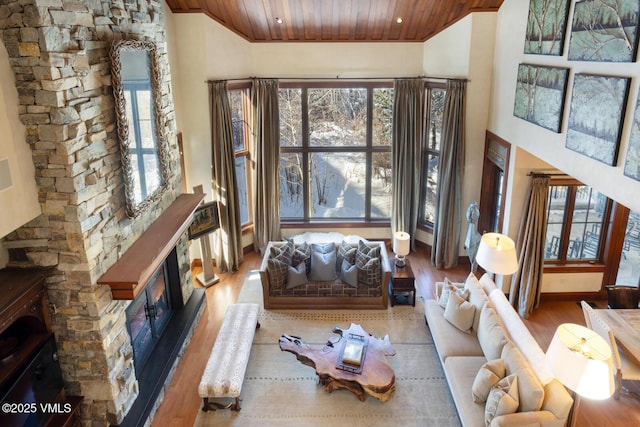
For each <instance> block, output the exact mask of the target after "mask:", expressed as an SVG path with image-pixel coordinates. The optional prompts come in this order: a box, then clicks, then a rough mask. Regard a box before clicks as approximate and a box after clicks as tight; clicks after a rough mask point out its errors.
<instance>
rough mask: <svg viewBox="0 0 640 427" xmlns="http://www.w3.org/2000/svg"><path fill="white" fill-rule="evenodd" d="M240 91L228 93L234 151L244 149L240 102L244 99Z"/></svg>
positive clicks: (242, 111) (243, 119)
mask: <svg viewBox="0 0 640 427" xmlns="http://www.w3.org/2000/svg"><path fill="white" fill-rule="evenodd" d="M243 95H244V94H243V91H242V90H231V91H229V104H230V107H231V123H232V125H233V146H234V149H235V151H242V150H244V149H245V145H244V141H245V140H244V129H245V128H244V123H245V122H244V121H245V118H244V108H243V103H242V100H243V98H244V96H243Z"/></svg>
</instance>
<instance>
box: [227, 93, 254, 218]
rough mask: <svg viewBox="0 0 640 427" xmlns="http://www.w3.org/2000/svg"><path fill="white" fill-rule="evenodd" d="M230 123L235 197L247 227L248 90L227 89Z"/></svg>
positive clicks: (249, 194) (248, 165)
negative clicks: (234, 168) (231, 127)
mask: <svg viewBox="0 0 640 427" xmlns="http://www.w3.org/2000/svg"><path fill="white" fill-rule="evenodd" d="M229 103H230V107H231V121H232V123H233V147H234V152H235V156H236V179H237V180H238V188H237V195H238V200H239V205H240V222H241V223H242V225H248V224H249V223H250V222H251V216H250V210H251V193H250V187H249V183H251V179H250V173H251V167H250V163H249V160H250V156H249V147H250V143H249V135H250V134H251V133H250V127H249V117H250V116H249V89H248V88H246V87H241V88H238V89H236V88H229Z"/></svg>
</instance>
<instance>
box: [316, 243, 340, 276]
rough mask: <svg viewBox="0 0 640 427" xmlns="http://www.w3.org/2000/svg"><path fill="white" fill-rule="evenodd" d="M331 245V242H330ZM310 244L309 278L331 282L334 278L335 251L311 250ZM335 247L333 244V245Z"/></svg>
mask: <svg viewBox="0 0 640 427" xmlns="http://www.w3.org/2000/svg"><path fill="white" fill-rule="evenodd" d="M332 245H333V243H332ZM313 246H314V244H313V243H312V244H311V272H310V273H309V279H310V280H311V281H316V282H331V281H333V280H336V278H337V277H338V275H337V274H336V251H335V250H333V251H331V252H327V253H323V252H318V251H315V250H313ZM334 248H335V246H334Z"/></svg>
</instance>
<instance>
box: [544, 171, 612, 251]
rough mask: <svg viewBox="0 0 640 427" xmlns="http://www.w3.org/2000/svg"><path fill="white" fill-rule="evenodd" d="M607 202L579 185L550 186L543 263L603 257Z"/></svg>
mask: <svg viewBox="0 0 640 427" xmlns="http://www.w3.org/2000/svg"><path fill="white" fill-rule="evenodd" d="M609 210H610V202H609V199H607V198H606V197H605V196H604V195H602V194H601V193H599V192H597V191H596V190H594V189H593V188H591V187H589V186H586V185H582V184H579V183H574V184H571V183H569V184H565V183H562V185H553V184H552V185H551V186H550V187H549V206H548V210H547V234H546V244H545V262H547V263H557V264H567V263H571V262H592V261H596V260H600V259H601V257H602V248H603V241H604V239H605V237H606V236H605V233H604V231H603V225H604V224H606V221H605V219H606V218H608V215H609Z"/></svg>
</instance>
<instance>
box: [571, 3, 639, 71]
mask: <svg viewBox="0 0 640 427" xmlns="http://www.w3.org/2000/svg"><path fill="white" fill-rule="evenodd" d="M639 12H640V3H639V2H638V1H637V0H622V1H614V2H602V1H596V0H584V1H576V2H575V7H574V11H573V26H572V28H571V41H570V42H569V54H568V59H569V60H570V61H604V62H632V61H634V59H635V57H636V49H637V35H638V15H639Z"/></svg>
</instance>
